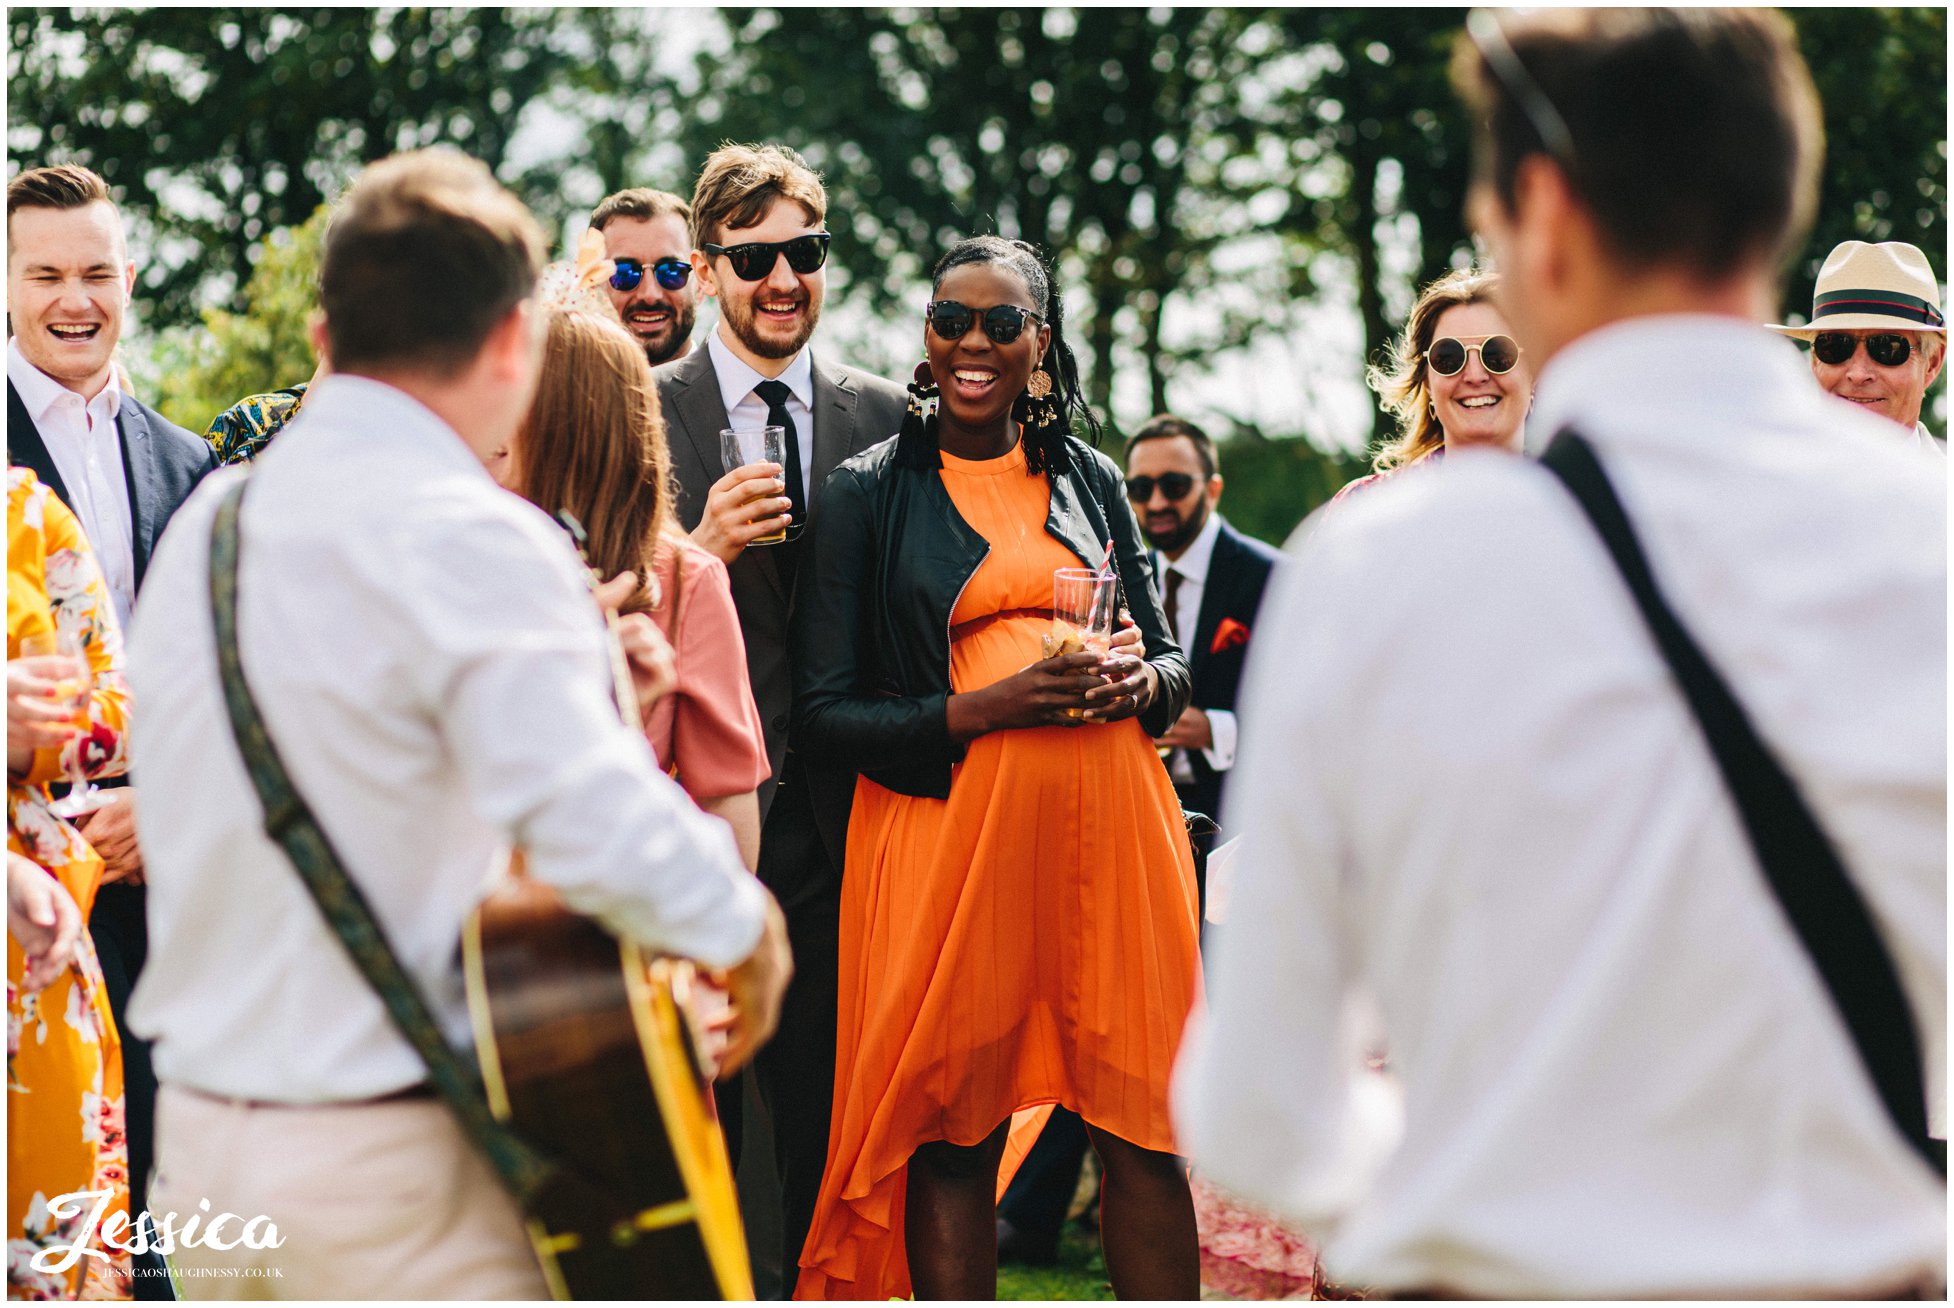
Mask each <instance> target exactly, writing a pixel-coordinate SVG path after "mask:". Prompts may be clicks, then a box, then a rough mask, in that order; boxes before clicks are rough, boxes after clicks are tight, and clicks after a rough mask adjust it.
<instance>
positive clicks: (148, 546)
mask: <svg viewBox="0 0 1954 1308" xmlns="http://www.w3.org/2000/svg"><path fill="white" fill-rule="evenodd" d="M115 426H116V430H117V431H118V432H119V433H120V434H121V437H122V471H123V473H124V475H125V476H126V477H127V479H128V485H129V513H130V516H131V518H132V519H133V521H132V522H131V523H130V524H129V527H130V531H129V539H130V541H131V543H132V544H133V545H134V547H135V555H136V589H137V591H138V592H140V591H141V590H142V579H143V574H144V573H146V572H147V571H148V570H149V559H150V556H151V555H152V554H154V553H155V552H156V542H157V540H158V539H160V538H161V537H162V535H163V528H165V527H167V526H168V525H169V522H170V517H171V515H173V514H174V513H175V512H176V511H177V508H178V507H179V506H181V505H182V503H183V501H185V500H186V499H188V498H190V492H191V491H192V490H194V489H195V488H196V485H197V483H198V482H200V481H202V480H203V479H204V477H205V476H206V475H207V474H208V473H210V472H211V471H212V470H213V469H215V468H216V467H217V456H216V454H215V453H213V452H212V450H211V448H210V446H209V445H208V444H207V443H205V441H204V439H203V437H201V436H198V435H195V434H194V433H192V432H189V431H185V430H184V429H183V428H181V427H179V426H177V425H176V424H175V423H173V422H171V421H170V420H169V419H168V418H165V417H164V416H163V415H162V414H160V413H158V412H156V410H154V409H152V408H150V407H149V406H148V405H146V404H144V403H142V401H140V400H137V399H135V398H134V397H132V396H129V395H124V396H123V397H122V402H121V404H120V405H118V406H117V408H116V413H115ZM7 462H8V463H9V464H12V465H15V466H18V467H23V468H32V469H33V470H34V475H35V476H36V477H39V478H40V479H41V482H42V484H44V485H46V486H48V487H50V488H51V489H52V490H53V491H54V493H55V494H56V495H59V496H60V497H61V502H62V503H63V504H67V505H70V506H72V505H73V504H74V502H75V501H74V497H73V496H71V495H70V494H69V493H68V484H67V483H66V482H64V481H63V480H61V474H60V472H59V471H57V470H56V468H55V466H54V460H53V458H51V457H50V456H49V455H48V451H47V445H46V444H45V443H44V442H43V441H42V440H41V432H40V429H39V428H38V427H36V426H35V425H34V419H33V418H32V417H30V416H29V415H28V412H27V405H26V404H25V403H23V402H22V400H21V398H20V392H19V391H17V390H15V389H14V385H13V383H12V382H8V383H7Z"/></svg>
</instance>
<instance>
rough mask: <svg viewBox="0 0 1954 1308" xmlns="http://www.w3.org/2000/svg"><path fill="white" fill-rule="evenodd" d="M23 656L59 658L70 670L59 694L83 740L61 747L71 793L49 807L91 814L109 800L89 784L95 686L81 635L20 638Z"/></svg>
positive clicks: (58, 811) (73, 813) (59, 813)
mask: <svg viewBox="0 0 1954 1308" xmlns="http://www.w3.org/2000/svg"><path fill="white" fill-rule="evenodd" d="M20 654H21V657H22V658H50V657H53V658H60V659H62V660H64V661H65V662H66V663H67V666H68V668H69V669H70V671H68V672H67V673H65V674H64V675H63V676H62V677H61V680H60V681H59V683H58V690H57V692H56V693H57V694H58V695H59V696H60V698H61V699H63V700H64V701H67V702H68V703H69V704H70V705H71V706H72V709H73V713H74V718H73V725H74V727H75V729H76V732H77V733H78V735H79V737H80V738H79V739H77V740H75V741H72V742H70V744H69V745H66V746H63V747H62V751H61V757H62V758H63V759H64V760H65V761H66V763H67V768H68V778H69V788H68V793H67V794H66V795H64V796H63V797H62V798H60V799H57V800H55V801H54V803H53V804H52V805H50V806H49V807H50V808H52V809H53V811H54V813H55V815H56V816H57V817H64V818H78V817H81V816H82V815H83V814H86V813H92V812H94V811H95V810H96V809H98V808H100V807H101V806H102V804H103V803H104V802H106V801H105V799H104V797H103V796H102V795H101V793H100V792H99V791H98V790H97V789H96V788H95V787H94V786H93V785H91V784H89V781H88V764H87V761H86V759H85V758H84V751H85V750H86V749H87V748H88V744H87V737H88V732H89V728H90V723H89V717H88V708H89V695H90V692H91V691H92V690H93V689H94V686H95V675H94V671H93V669H92V668H91V667H90V665H89V662H88V650H87V647H86V646H85V645H84V644H83V642H82V639H81V636H80V635H79V633H76V632H73V631H60V632H33V633H31V634H29V635H26V636H22V637H21V638H20Z"/></svg>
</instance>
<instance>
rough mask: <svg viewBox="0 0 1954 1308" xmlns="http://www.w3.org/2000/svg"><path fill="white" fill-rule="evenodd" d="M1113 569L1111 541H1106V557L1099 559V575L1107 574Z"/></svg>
mask: <svg viewBox="0 0 1954 1308" xmlns="http://www.w3.org/2000/svg"><path fill="white" fill-rule="evenodd" d="M1112 571H1113V542H1111V541H1107V542H1106V557H1104V558H1102V559H1101V560H1099V575H1100V576H1102V577H1104V576H1108V575H1110V574H1111V573H1112Z"/></svg>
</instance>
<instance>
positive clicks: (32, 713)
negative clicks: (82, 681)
mask: <svg viewBox="0 0 1954 1308" xmlns="http://www.w3.org/2000/svg"><path fill="white" fill-rule="evenodd" d="M33 639H34V638H33V637H31V636H30V637H28V638H27V640H25V641H23V642H22V648H23V650H24V649H25V648H26V647H27V644H28V642H29V641H32V640H33ZM74 680H75V665H74V660H73V659H71V658H68V657H66V656H64V655H61V654H36V655H33V656H31V657H22V658H16V659H8V660H7V771H8V772H10V773H12V774H13V775H15V776H20V777H24V776H26V775H27V773H28V772H29V771H30V770H32V768H33V766H34V752H35V751H36V750H41V749H60V748H61V747H63V746H65V745H66V744H67V743H68V742H69V741H71V740H73V739H74V738H75V737H76V736H78V735H80V734H81V728H80V727H78V726H76V725H75V705H74V700H75V693H76V692H75V690H74V689H73V688H72V687H73V683H74ZM64 687H69V689H67V690H66V691H65V692H64V690H63V688H64Z"/></svg>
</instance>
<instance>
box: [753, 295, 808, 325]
mask: <svg viewBox="0 0 1954 1308" xmlns="http://www.w3.org/2000/svg"><path fill="white" fill-rule="evenodd" d="M753 310H754V312H755V313H757V314H758V315H759V316H760V317H762V318H768V319H771V320H773V321H774V322H786V321H788V320H789V319H791V318H793V317H794V316H796V315H797V314H799V313H800V311H801V302H800V301H799V300H756V301H754V304H753Z"/></svg>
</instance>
